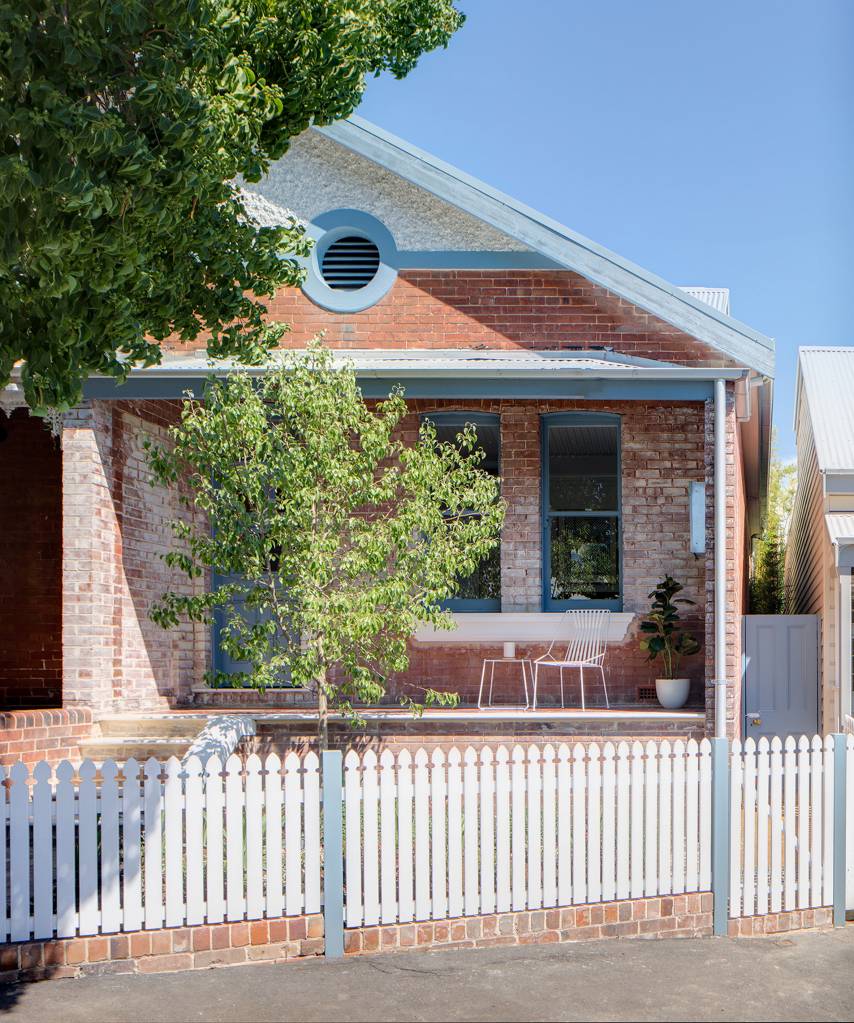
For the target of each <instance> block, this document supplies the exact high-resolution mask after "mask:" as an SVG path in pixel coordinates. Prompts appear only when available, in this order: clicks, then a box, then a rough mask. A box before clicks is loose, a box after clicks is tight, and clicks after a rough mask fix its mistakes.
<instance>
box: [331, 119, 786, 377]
mask: <svg viewBox="0 0 854 1023" xmlns="http://www.w3.org/2000/svg"><path fill="white" fill-rule="evenodd" d="M314 130H315V131H319V132H322V133H323V134H324V135H326V136H327V137H328V138H330V139H332V140H333V141H335V142H337V143H339V144H340V145H342V146H345V147H346V148H348V149H350V150H352V151H353V152H355V153H358V154H360V155H361V156H363V157H365V158H366V159H368V160H372V161H373V162H374V163H376V164H379V165H380V166H382V167H385V168H386V169H387V170H390V171H392V172H393V173H395V174H397V175H398V176H400V177H402V178H404V179H406V180H408V181H410V182H412V183H413V184H416V185H418V186H419V187H421V188H423V189H425V190H426V191H428V192H431V193H432V194H433V195H436V196H438V197H439V198H440V199H443V200H444V201H446V202H448V203H451V204H452V205H454V206H457V207H458V208H460V209H462V210H465V211H466V212H468V213H470V214H472V215H473V216H476V217H478V218H480V219H481V220H483V221H484V222H485V223H488V224H491V225H492V226H493V227H495V228H497V229H498V230H500V231H503V232H504V233H506V234H507V235H509V236H511V237H513V238H515V239H516V240H517V241H519V242H521V243H522V244H524V245H526V246H528V247H530V248H531V249H533V250H535V251H536V252H539V253H541V254H542V255H544V256H547V257H548V258H550V259H553V260H554V261H555V262H556V263H558V264H559V265H560V266H565V267H566V268H567V269H570V270H575V271H576V272H578V273H580V274H581V275H582V276H584V277H586V278H587V279H588V280H590V281H593V282H594V283H596V284H599V285H601V286H602V287H604V288H607V289H608V290H609V291H611V292H613V293H615V294H617V295H619V296H621V297H622V298H625V299H626V300H628V301H630V302H632V303H633V304H634V305H637V306H639V307H640V308H642V309H645V310H646V311H647V312H650V313H652V314H653V315H655V316H657V317H659V318H660V319H662V320H664V321H666V322H667V323H670V324H672V325H673V326H674V327H677V328H678V329H679V330H682V331H684V332H685V333H687V334H690V335H691V336H692V337H695V338H697V339H698V340H700V341H703V342H704V343H706V344H708V345H710V346H712V347H713V348H715V349H717V350H718V351H720V352H722V353H723V354H724V355H726V356H728V357H729V358H731V359H733V360H735V361H736V362H738V363H740V364H741V365H744V366H748V367H750V368H751V369H754V370H756V371H757V372H759V373H761V374H763V375H765V376H769V377H771V376H773V374H774V342H773V340H772V339H771V338H769V337H766V336H765V335H764V334H762V333H760V332H759V331H757V330H754V329H753V328H752V327H748V326H747V325H746V324H743V323H740V322H739V321H738V320H735V319H733V318H732V317H731V316H729V315H728V314H727V313H726V312H723V311H722V310H721V309H720V308H717V307H716V305H715V304H708V303H707V301H703V300H701V299H699V298H697V297H695V296H694V295H693V294H692V293H691V292H692V291H693V290H694V289H688V290H687V291H683V290H682V289H680V288H678V287H676V286H675V285H673V284H670V283H669V282H668V281H666V280H664V279H663V278H661V277H659V276H657V275H656V274H653V273H651V272H650V271H649V270H644V269H643V268H642V267H640V266H637V265H636V264H635V263H632V262H630V261H629V260H626V259H623V258H622V257H621V256H618V255H617V254H616V253H614V252H611V251H610V250H608V249H606V248H604V247H603V246H601V245H598V244H597V243H596V242H593V241H591V240H590V239H589V238H585V237H584V236H583V235H580V234H577V233H576V232H575V231H572V230H570V229H569V228H568V227H565V226H564V225H563V224H560V223H558V222H557V221H555V220H552V219H551V218H550V217H546V216H545V215H544V214H542V213H539V212H537V211H536V210H533V209H531V208H530V207H529V206H526V205H524V204H523V203H520V202H518V201H516V200H515V199H512V198H511V197H510V196H508V195H505V194H504V193H503V192H499V191H498V190H497V189H494V188H492V187H490V186H489V185H487V184H485V183H484V182H482V181H479V180H478V179H477V178H474V177H472V176H471V175H468V174H465V173H464V172H463V171H460V170H458V169H457V168H456V167H453V166H451V165H450V164H447V163H445V162H444V161H442V160H439V159H437V158H436V157H434V156H431V155H430V154H429V153H426V152H424V151H423V150H421V149H418V148H417V147H415V146H412V145H410V144H409V143H408V142H404V141H403V140H402V139H399V138H397V137H396V136H394V135H391V134H389V133H388V132H386V131H383V130H382V129H381V128H378V127H376V125H373V124H371V123H370V122H368V121H365V120H363V119H362V118H361V117H356V116H353V117H351V118H350V119H349V120H346V121H339V122H338V123H336V124H333V125H330V126H328V127H325V128H315V129H314ZM707 290H709V289H707Z"/></svg>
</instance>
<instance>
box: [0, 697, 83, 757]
mask: <svg viewBox="0 0 854 1023" xmlns="http://www.w3.org/2000/svg"><path fill="white" fill-rule="evenodd" d="M92 723H93V718H92V712H91V710H89V709H88V708H84V707H68V708H55V709H52V710H10V711H4V712H2V713H0V764H12V763H14V762H15V761H16V760H23V761H24V763H26V764H35V763H37V762H38V761H39V760H47V761H49V762H50V763H51V764H56V763H59V761H60V760H78V759H79V757H80V748H79V744H80V742H82V741H83V740H84V739H87V738H88V737H89V735H90V734H91V732H92Z"/></svg>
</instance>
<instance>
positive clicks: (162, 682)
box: [96, 401, 208, 711]
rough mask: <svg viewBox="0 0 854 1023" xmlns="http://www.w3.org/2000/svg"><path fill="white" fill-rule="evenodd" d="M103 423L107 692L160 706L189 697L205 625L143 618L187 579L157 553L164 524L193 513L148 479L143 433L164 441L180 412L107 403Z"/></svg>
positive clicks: (164, 543) (157, 404) (167, 537)
mask: <svg viewBox="0 0 854 1023" xmlns="http://www.w3.org/2000/svg"><path fill="white" fill-rule="evenodd" d="M109 404H110V405H111V408H110V418H109V420H108V421H109V423H110V428H109V430H108V431H107V430H98V431H97V433H96V436H97V444H98V450H99V453H100V456H101V462H102V465H104V466H105V467H108V468H107V473H108V477H109V484H110V496H111V499H112V510H113V513H114V516H115V530H116V532H117V534H118V535H117V538H116V539H117V542H116V550H117V551H118V552H119V557H120V561H119V566H118V578H117V580H116V590H117V596H116V601H117V606H116V609H115V612H114V616H113V622H114V626H113V644H114V649H113V664H114V675H113V693H112V695H113V699H114V701H115V702H116V704H117V705H119V704H120V708H121V710H122V711H137V710H165V709H168V708H170V707H174V706H176V705H180V704H186V703H189V702H190V700H191V694H192V685H193V682H194V680H195V679H198V678H200V677H201V673H202V672H203V671H204V670H205V668H206V667H207V663H206V660H207V649H208V643H207V630H206V629H205V628H204V627H203V626H193V625H191V624H184V625H182V626H180V627H179V628H177V629H171V630H164V629H162V628H161V627H160V626H159V625H155V623H154V622H152V621H151V619H150V617H149V612H150V610H151V606H152V603H153V602H154V601H155V600H157V599H159V598H160V597H161V596H162V595H163V593H164V592H165V591H166V590H168V589H181V588H182V587H187V586H189V585H190V584H189V582H188V580H187V579H186V577H184V576H182V575H181V574H180V573H178V572H176V571H173V570H172V569H170V568H169V567H168V566H167V565H166V563H165V562H164V560H163V555H165V554H166V553H167V552H168V551H169V550H171V549H172V547H173V544H174V540H173V534H172V530H171V527H170V523H171V522H172V521H173V520H174V519H176V518H188V519H192V518H193V516H194V515H198V514H199V513H198V512H197V511H195V510H194V509H192V508H190V509H187V508H183V507H182V506H181V505H180V504H179V502H178V499H177V494H176V493H175V491H172V490H166V489H165V488H162V487H155V486H152V483H151V472H150V470H149V468H148V457H147V454H146V451H145V448H144V446H143V445H144V442H145V440H146V439H150V440H152V441H154V442H157V443H163V442H164V441H165V440H166V429H167V428H168V426H170V425H171V424H172V423H173V422H175V421H176V420H177V418H178V415H179V414H180V408H181V403H180V402H178V401H117V402H112V403H109Z"/></svg>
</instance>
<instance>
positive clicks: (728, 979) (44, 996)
mask: <svg viewBox="0 0 854 1023" xmlns="http://www.w3.org/2000/svg"><path fill="white" fill-rule="evenodd" d="M0 1012H2V1013H3V1015H4V1018H7V1019H9V1020H14V1021H24V1020H32V1021H33V1023H45V1021H47V1020H61V1021H62V1023H77V1021H80V1023H83V1021H85V1023H101V1021H106V1020H109V1021H129V1023H130V1021H133V1023H136V1021H152V1023H167V1021H185V1020H205V1021H208V1020H210V1021H220V1020H222V1021H223V1023H226V1021H227V1023H244V1021H255V1020H258V1021H262V1020H300V1021H306V1023H311V1021H317V1020H319V1021H336V1023H337V1021H339V1020H340V1021H357V1023H361V1021H366V1023H367V1021H370V1023H380V1021H384V1020H438V1021H441V1020H488V1021H490V1023H497V1021H501V1020H513V1021H516V1020H519V1021H522V1020H846V1021H847V1020H852V1019H854V925H849V926H848V927H846V928H844V929H842V930H838V931H824V932H819V933H815V932H814V933H804V934H793V935H791V936H781V937H777V938H742V939H739V940H729V939H725V938H705V939H696V940H669V941H668V940H664V941H637V940H636V941H598V942H590V943H588V944H567V945H539V946H533V945H532V946H528V947H522V948H519V947H516V948H501V949H482V950H462V951H449V952H411V953H397V954H390V955H383V956H365V957H360V958H352V959H347V960H345V961H343V962H337V963H327V962H325V961H323V960H312V961H307V962H303V963H292V964H285V965H282V966H240V967H235V968H231V969H215V970H205V971H198V972H193V973H171V974H157V975H153V976H139V975H136V976H104V977H87V978H85V979H82V980H58V981H48V982H45V983H41V984H32V985H29V986H20V987H7V988H0Z"/></svg>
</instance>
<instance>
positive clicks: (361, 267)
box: [320, 234, 380, 291]
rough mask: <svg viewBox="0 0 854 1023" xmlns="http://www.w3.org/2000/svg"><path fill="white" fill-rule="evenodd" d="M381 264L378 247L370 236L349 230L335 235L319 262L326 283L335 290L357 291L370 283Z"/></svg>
mask: <svg viewBox="0 0 854 1023" xmlns="http://www.w3.org/2000/svg"><path fill="white" fill-rule="evenodd" d="M379 268H380V251H379V249H378V248H377V247H376V245H375V244H374V243H373V242H372V241H371V240H370V238H363V237H361V236H360V235H356V234H349V235H346V236H345V237H343V238H337V239H336V240H335V241H334V242H332V244H331V245H330V246H329V248H328V249H327V250H326V252H325V253H324V254H323V259H322V261H321V264H320V272H321V274H322V276H323V279H324V281H325V282H326V284H327V285H328V286H329V287H330V288H333V289H334V290H335V291H358V290H359V289H360V288H364V287H365V286H366V285H368V284H370V283H371V281H372V280H373V279H374V278H375V277H376V275H377V271H378V270H379Z"/></svg>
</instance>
